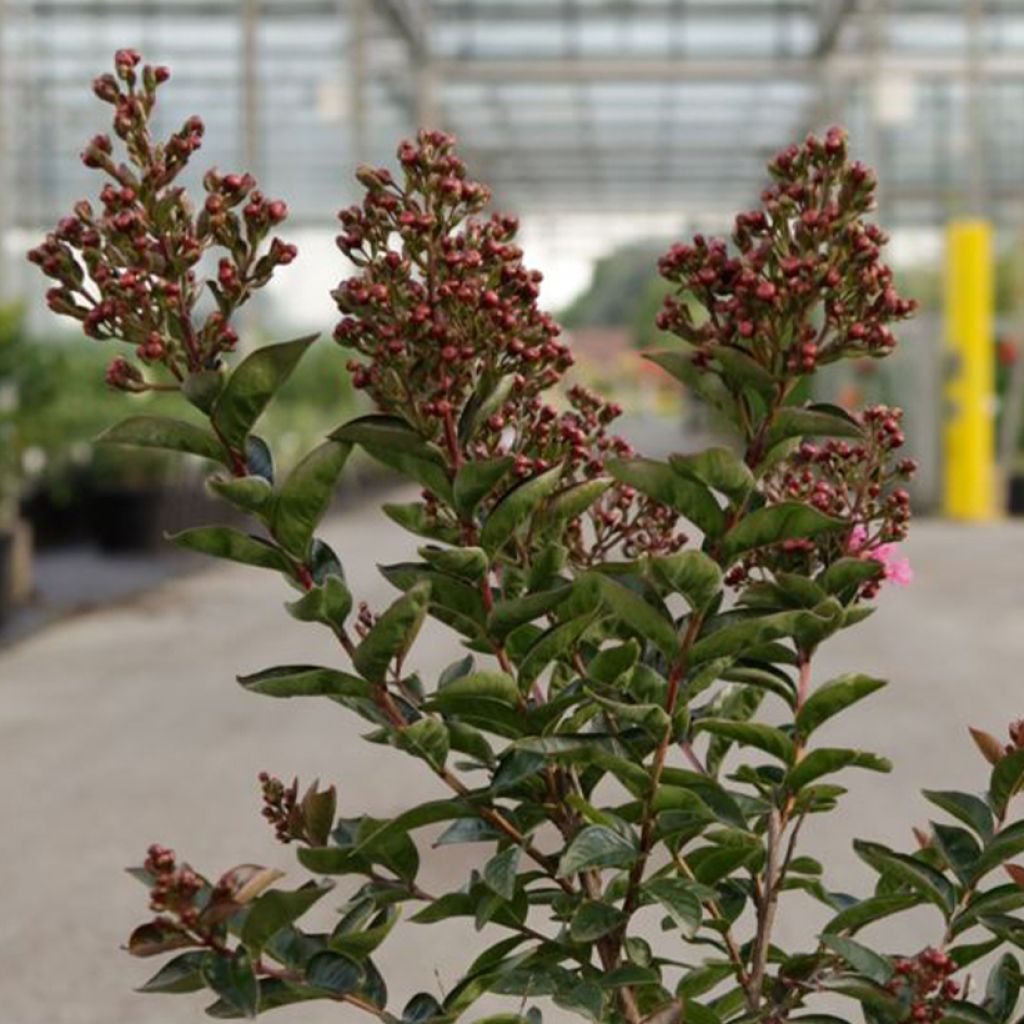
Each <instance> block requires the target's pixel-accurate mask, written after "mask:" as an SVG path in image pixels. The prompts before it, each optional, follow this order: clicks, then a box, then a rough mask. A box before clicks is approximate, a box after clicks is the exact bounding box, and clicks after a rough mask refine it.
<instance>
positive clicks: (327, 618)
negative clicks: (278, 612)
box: [285, 574, 352, 627]
mask: <svg viewBox="0 0 1024 1024" xmlns="http://www.w3.org/2000/svg"><path fill="white" fill-rule="evenodd" d="M285 608H287V609H288V614H289V615H291V617H292V618H293V619H298V620H299V621H300V622H324V623H326V624H327V625H329V626H336V627H341V626H343V625H344V624H345V619H346V618H348V613H349V612H350V611H352V593H351V592H350V591H349V589H348V586H347V585H346V584H345V581H344V580H343V579H342V578H341V577H340V576H336V575H333V574H330V575H328V576H326V577H324V581H323V583H322V584H320V585H319V586H316V587H313V588H312V589H310V590H307V591H306V593H305V594H304V595H303V596H302V597H300V598H299V599H298V600H297V601H288V602H286V603H285Z"/></svg>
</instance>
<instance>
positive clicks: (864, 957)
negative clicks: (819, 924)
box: [821, 932, 893, 985]
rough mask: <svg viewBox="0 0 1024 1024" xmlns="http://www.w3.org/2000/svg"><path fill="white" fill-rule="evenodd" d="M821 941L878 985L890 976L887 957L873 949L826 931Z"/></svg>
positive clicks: (891, 969) (890, 966)
mask: <svg viewBox="0 0 1024 1024" xmlns="http://www.w3.org/2000/svg"><path fill="white" fill-rule="evenodd" d="M821 943H822V945H823V946H827V947H828V948H829V949H831V950H832V952H833V953H837V954H838V955H839V956H840V957H842V959H843V960H845V961H846V962H847V963H848V964H849V965H850V966H851V967H852V968H854V969H855V970H857V971H859V972H860V973H861V974H863V975H865V976H866V977H868V978H870V979H871V980H872V981H875V982H877V983H878V984H879V985H884V984H885V983H886V982H887V981H888V980H889V979H890V978H891V977H892V971H893V968H892V964H891V963H890V962H889V959H888V957H884V956H881V955H880V954H878V953H876V952H875V951H874V950H873V949H868V947H867V946H862V945H861V944H860V943H859V942H854V940H853V939H848V938H845V937H843V936H841V935H834V934H831V933H827V932H826V933H825V934H824V935H822V936H821Z"/></svg>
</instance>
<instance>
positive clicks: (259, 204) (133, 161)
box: [28, 50, 296, 391]
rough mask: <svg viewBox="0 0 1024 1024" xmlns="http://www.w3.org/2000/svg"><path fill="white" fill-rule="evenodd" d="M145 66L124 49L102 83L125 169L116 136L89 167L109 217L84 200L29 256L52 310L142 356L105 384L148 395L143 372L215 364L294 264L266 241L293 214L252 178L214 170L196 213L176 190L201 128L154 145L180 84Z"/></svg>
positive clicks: (116, 368)
mask: <svg viewBox="0 0 1024 1024" xmlns="http://www.w3.org/2000/svg"><path fill="white" fill-rule="evenodd" d="M140 63H141V58H140V56H139V54H137V53H136V52H135V51H134V50H119V51H118V52H117V54H116V55H115V58H114V67H115V73H114V74H107V75H102V76H101V77H99V78H97V79H96V81H95V82H94V83H93V91H94V92H95V94H96V95H97V96H98V97H99V98H100V99H102V100H104V101H105V102H107V103H110V104H111V105H112V106H113V108H114V116H113V129H114V134H115V135H116V136H117V138H118V139H119V140H120V142H121V145H122V147H123V149H124V151H125V154H126V156H127V162H119V161H118V160H117V159H116V157H115V152H114V143H113V141H112V140H111V138H110V136H108V135H97V136H96V137H95V138H94V139H93V140H92V141H91V142H90V143H89V144H88V146H87V147H86V148H85V150H84V151H83V153H82V161H83V163H84V164H85V165H86V166H87V167H90V168H96V169H99V170H101V171H103V172H104V174H106V175H107V177H108V178H110V179H111V180H110V181H109V182H108V183H107V184H106V185H104V187H103V189H102V190H101V192H100V194H99V204H100V205H99V208H98V209H97V208H94V206H93V204H92V203H90V202H88V201H87V200H82V201H80V202H78V203H76V204H75V206H74V210H73V214H72V215H71V216H68V217H65V218H63V219H62V220H61V221H60V222H59V223H58V225H57V227H56V228H55V229H54V231H52V232H51V233H50V234H48V235H47V236H46V238H45V239H44V240H43V242H42V243H41V244H40V245H38V246H37V247H35V248H34V249H32V250H31V251H30V252H29V253H28V258H29V260H30V261H31V262H32V263H35V264H37V265H38V266H39V268H40V269H41V270H42V272H43V273H44V274H45V275H46V276H47V277H49V278H52V279H53V281H54V282H55V284H54V287H52V288H51V289H50V290H49V292H48V293H47V302H48V304H49V306H50V309H51V310H53V311H54V312H55V313H57V314H59V315H62V316H67V317H71V318H72V319H74V320H77V321H79V322H80V323H81V325H82V330H83V331H84V333H85V334H86V335H87V336H88V337H91V338H95V339H98V340H104V339H117V340H119V341H122V342H125V343H127V344H129V345H131V346H132V347H133V348H134V354H135V358H136V360H137V363H132V362H130V361H129V360H127V359H124V358H119V359H116V360H114V362H113V363H111V365H110V367H109V369H108V371H107V377H106V379H107V383H108V384H110V385H111V386H112V387H115V388H119V389H121V390H125V391H144V390H147V389H148V388H149V387H150V385H149V383H147V381H146V378H145V376H144V374H143V371H142V370H141V369H140V366H139V365H138V364H142V365H144V366H160V367H163V368H165V369H166V370H167V371H169V372H170V374H171V375H172V376H173V377H174V378H175V379H176V380H179V381H181V380H183V379H184V378H185V377H186V376H188V374H190V373H195V372H197V371H200V370H203V369H208V368H212V367H215V366H216V365H217V364H218V359H219V356H220V354H221V353H223V352H228V351H231V350H232V349H233V348H234V347H235V345H236V344H237V341H238V336H237V334H236V333H235V330H234V328H233V327H232V326H231V323H230V319H231V316H232V314H233V313H234V311H235V310H236V309H237V308H238V307H239V306H240V305H242V303H244V302H245V301H246V300H247V299H249V298H250V297H251V295H252V294H253V292H254V291H255V290H256V289H258V288H261V287H263V286H264V285H265V284H267V282H268V281H269V280H270V278H271V275H272V274H273V272H274V270H275V269H276V268H277V267H278V266H282V265H284V264H287V263H290V262H291V261H292V260H293V259H294V258H295V255H296V250H295V247H294V246H292V245H288V244H286V243H285V242H283V241H281V240H280V239H279V238H276V237H275V238H273V239H272V240H271V241H270V243H269V245H265V244H264V243H265V242H266V239H267V237H268V235H269V234H270V232H271V230H272V229H273V228H274V227H276V226H277V225H278V224H280V223H281V222H282V221H283V220H284V219H285V217H286V216H287V213H288V211H287V208H286V206H285V204H284V203H283V202H281V201H280V200H268V199H267V198H266V197H265V196H264V195H263V194H262V193H261V192H259V191H258V190H257V189H256V187H255V182H254V181H253V179H252V178H251V177H250V176H249V175H247V174H245V175H239V174H227V175H223V176H222V175H220V174H218V173H216V172H215V171H211V172H209V173H208V174H207V175H206V177H205V179H204V186H205V190H206V200H205V203H204V205H203V207H202V209H201V210H200V211H199V212H198V214H197V213H196V212H195V211H194V209H193V206H192V203H191V201H190V199H189V197H188V195H187V194H186V192H185V190H184V188H182V187H181V186H179V185H176V184H175V181H176V179H177V177H178V176H179V174H180V173H181V172H182V171H183V170H184V169H185V167H186V166H187V165H188V162H189V160H190V158H191V157H192V155H193V154H194V153H195V151H196V150H197V149H199V147H200V145H201V144H202V139H203V132H204V127H203V122H202V121H201V120H200V119H199V118H198V117H190V118H188V120H187V121H186V122H185V123H184V125H183V126H182V127H181V129H180V130H179V131H177V132H175V133H173V134H172V135H171V136H170V138H169V139H167V140H166V141H165V142H156V141H154V140H153V138H152V135H151V131H150V122H151V118H152V115H153V110H154V108H155V105H156V99H157V95H156V93H157V89H158V87H159V86H160V85H161V84H162V83H164V82H166V81H167V80H168V78H169V77H170V75H169V72H168V71H167V69H166V68H161V67H152V66H151V65H144V66H141V67H140ZM211 248H217V249H220V250H222V251H223V253H224V255H223V256H222V257H220V259H219V262H218V264H217V272H216V281H210V282H209V287H210V289H211V290H212V291H213V294H214V297H215V299H216V306H217V308H216V309H215V310H213V311H212V312H210V313H208V314H206V315H199V314H198V313H197V312H196V306H197V304H198V302H199V300H200V298H201V295H202V291H203V287H204V283H203V281H202V280H201V279H200V278H199V277H198V268H199V264H200V262H201V261H202V259H203V257H204V255H205V254H206V253H207V252H208V251H209V250H210V249H211Z"/></svg>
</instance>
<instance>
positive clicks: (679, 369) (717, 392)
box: [644, 342, 738, 423]
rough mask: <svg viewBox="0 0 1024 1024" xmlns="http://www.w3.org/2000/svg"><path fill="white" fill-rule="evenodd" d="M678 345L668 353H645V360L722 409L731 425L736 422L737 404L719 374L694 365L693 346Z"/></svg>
mask: <svg viewBox="0 0 1024 1024" xmlns="http://www.w3.org/2000/svg"><path fill="white" fill-rule="evenodd" d="M676 344H677V346H678V347H676V348H673V349H669V350H667V351H662V352H645V353H644V358H645V359H649V360H650V361H651V362H652V363H655V364H657V365H658V366H660V367H661V368H662V369H663V370H665V371H667V372H668V373H670V374H671V375H672V376H673V377H675V378H676V380H678V381H682V382H683V383H684V384H685V385H686V386H687V387H689V388H691V389H692V390H693V391H695V392H696V393H697V394H698V395H700V396H701V397H702V398H703V399H704V400H705V401H707V402H709V403H710V404H711V405H713V406H714V407H715V408H716V409H720V410H721V411H722V412H723V413H725V415H726V417H727V418H728V420H729V422H730V423H733V422H735V421H736V417H737V415H738V413H737V410H736V402H735V400H734V399H733V397H732V395H731V394H730V393H729V389H728V388H727V387H726V386H725V384H723V383H722V381H721V379H720V378H719V377H718V375H717V374H714V373H707V372H706V371H705V370H701V369H698V368H697V367H696V366H695V365H694V363H693V355H694V349H693V346H689V345H681V344H679V343H678V342H677V343H676Z"/></svg>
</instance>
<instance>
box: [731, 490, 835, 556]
mask: <svg viewBox="0 0 1024 1024" xmlns="http://www.w3.org/2000/svg"><path fill="white" fill-rule="evenodd" d="M846 528H847V523H846V521H845V520H842V519H835V518H833V517H832V516H827V515H825V513H824V512H819V511H818V510H817V509H816V508H814V507H813V506H812V505H805V504H803V503H802V502H798V501H784V502H780V503H779V504H777V505H765V506H764V507H763V508H759V509H757V510H756V511H754V512H750V513H749V514H748V515H746V516H744V517H743V518H742V519H740V520H739V522H738V523H736V525H735V526H733V527H732V529H730V530H729V532H728V534H726V536H725V539H724V541H723V544H722V554H723V556H724V557H725V558H726V559H727V560H729V561H732V560H734V559H736V558H738V557H739V556H740V555H742V554H745V553H746V552H748V551H754V550H756V549H757V548H762V547H766V546H768V545H772V544H779V543H781V542H782V541H784V540H792V539H794V538H808V537H816V536H818V535H819V534H822V533H828V532H829V531H830V530H844V529H846Z"/></svg>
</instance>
